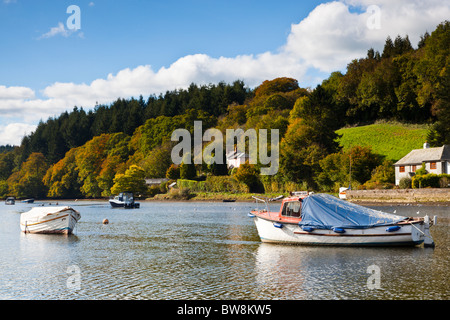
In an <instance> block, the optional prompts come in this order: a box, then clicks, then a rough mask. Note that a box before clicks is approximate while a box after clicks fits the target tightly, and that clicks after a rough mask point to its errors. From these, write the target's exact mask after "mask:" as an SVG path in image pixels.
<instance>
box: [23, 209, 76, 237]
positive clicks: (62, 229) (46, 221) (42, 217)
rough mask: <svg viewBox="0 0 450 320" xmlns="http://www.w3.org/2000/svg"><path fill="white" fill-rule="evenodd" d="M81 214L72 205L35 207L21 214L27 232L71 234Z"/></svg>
mask: <svg viewBox="0 0 450 320" xmlns="http://www.w3.org/2000/svg"><path fill="white" fill-rule="evenodd" d="M80 218H81V215H80V213H79V212H78V211H76V210H75V209H72V208H71V207H35V208H33V209H31V210H30V211H28V212H24V213H22V214H21V216H20V229H21V230H22V232H25V233H62V234H71V233H72V232H73V229H74V228H75V225H76V223H77V222H78V220H80Z"/></svg>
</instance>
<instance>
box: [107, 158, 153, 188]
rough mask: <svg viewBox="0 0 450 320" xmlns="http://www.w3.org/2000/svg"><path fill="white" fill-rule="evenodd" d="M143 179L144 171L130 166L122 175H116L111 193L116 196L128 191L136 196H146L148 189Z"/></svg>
mask: <svg viewBox="0 0 450 320" xmlns="http://www.w3.org/2000/svg"><path fill="white" fill-rule="evenodd" d="M144 178H145V171H144V169H142V168H141V167H138V166H136V165H131V166H130V167H129V168H128V169H127V170H126V171H125V173H124V174H122V173H118V174H116V176H115V177H114V185H113V186H112V188H111V192H112V193H113V194H118V193H120V192H125V191H129V192H133V193H134V194H138V195H146V194H147V190H148V187H147V185H146V183H145V179H144Z"/></svg>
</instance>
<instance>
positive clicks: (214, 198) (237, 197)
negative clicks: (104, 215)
mask: <svg viewBox="0 0 450 320" xmlns="http://www.w3.org/2000/svg"><path fill="white" fill-rule="evenodd" d="M280 194H282V193H277V194H248V193H237V194H231V193H230V194H228V193H227V194H223V193H218V194H215V193H195V195H194V196H193V197H192V198H189V199H179V198H178V199H177V198H171V197H170V196H169V195H167V194H158V195H156V196H155V197H153V198H146V199H139V200H137V201H138V202H200V203H201V202H225V203H227V202H229V203H233V202H246V203H252V202H255V200H254V199H252V196H256V197H259V198H266V197H267V198H271V197H276V196H279V195H280ZM334 195H335V196H336V194H334ZM285 196H287V195H285ZM108 200H109V198H94V199H36V200H35V202H34V203H38V204H47V203H48V204H49V205H58V204H61V203H64V202H65V201H70V202H89V201H91V202H104V203H105V204H108ZM348 201H349V202H352V203H355V204H358V205H362V206H388V205H392V206H418V205H420V206H447V207H450V201H408V200H407V199H405V200H399V199H386V198H384V199H383V198H380V199H374V198H371V199H367V200H363V199H353V200H352V199H350V200H348ZM16 203H21V200H16Z"/></svg>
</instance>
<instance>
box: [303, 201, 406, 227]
mask: <svg viewBox="0 0 450 320" xmlns="http://www.w3.org/2000/svg"><path fill="white" fill-rule="evenodd" d="M404 219H405V217H402V216H397V215H393V214H389V213H385V212H382V211H378V210H374V209H370V208H366V207H363V206H359V205H357V204H354V203H351V202H347V201H344V200H341V199H338V198H336V197H334V196H332V195H329V194H321V193H318V194H311V195H309V196H308V197H306V198H305V199H303V205H302V220H301V221H300V223H299V225H300V226H310V227H314V228H317V229H331V228H333V227H334V228H352V229H365V228H370V227H374V226H383V225H388V224H393V223H397V222H400V221H402V220H404Z"/></svg>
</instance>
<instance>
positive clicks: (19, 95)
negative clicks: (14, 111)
mask: <svg viewBox="0 0 450 320" xmlns="http://www.w3.org/2000/svg"><path fill="white" fill-rule="evenodd" d="M32 98H34V91H33V90H31V89H30V88H27V87H6V86H0V100H14V99H32Z"/></svg>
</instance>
